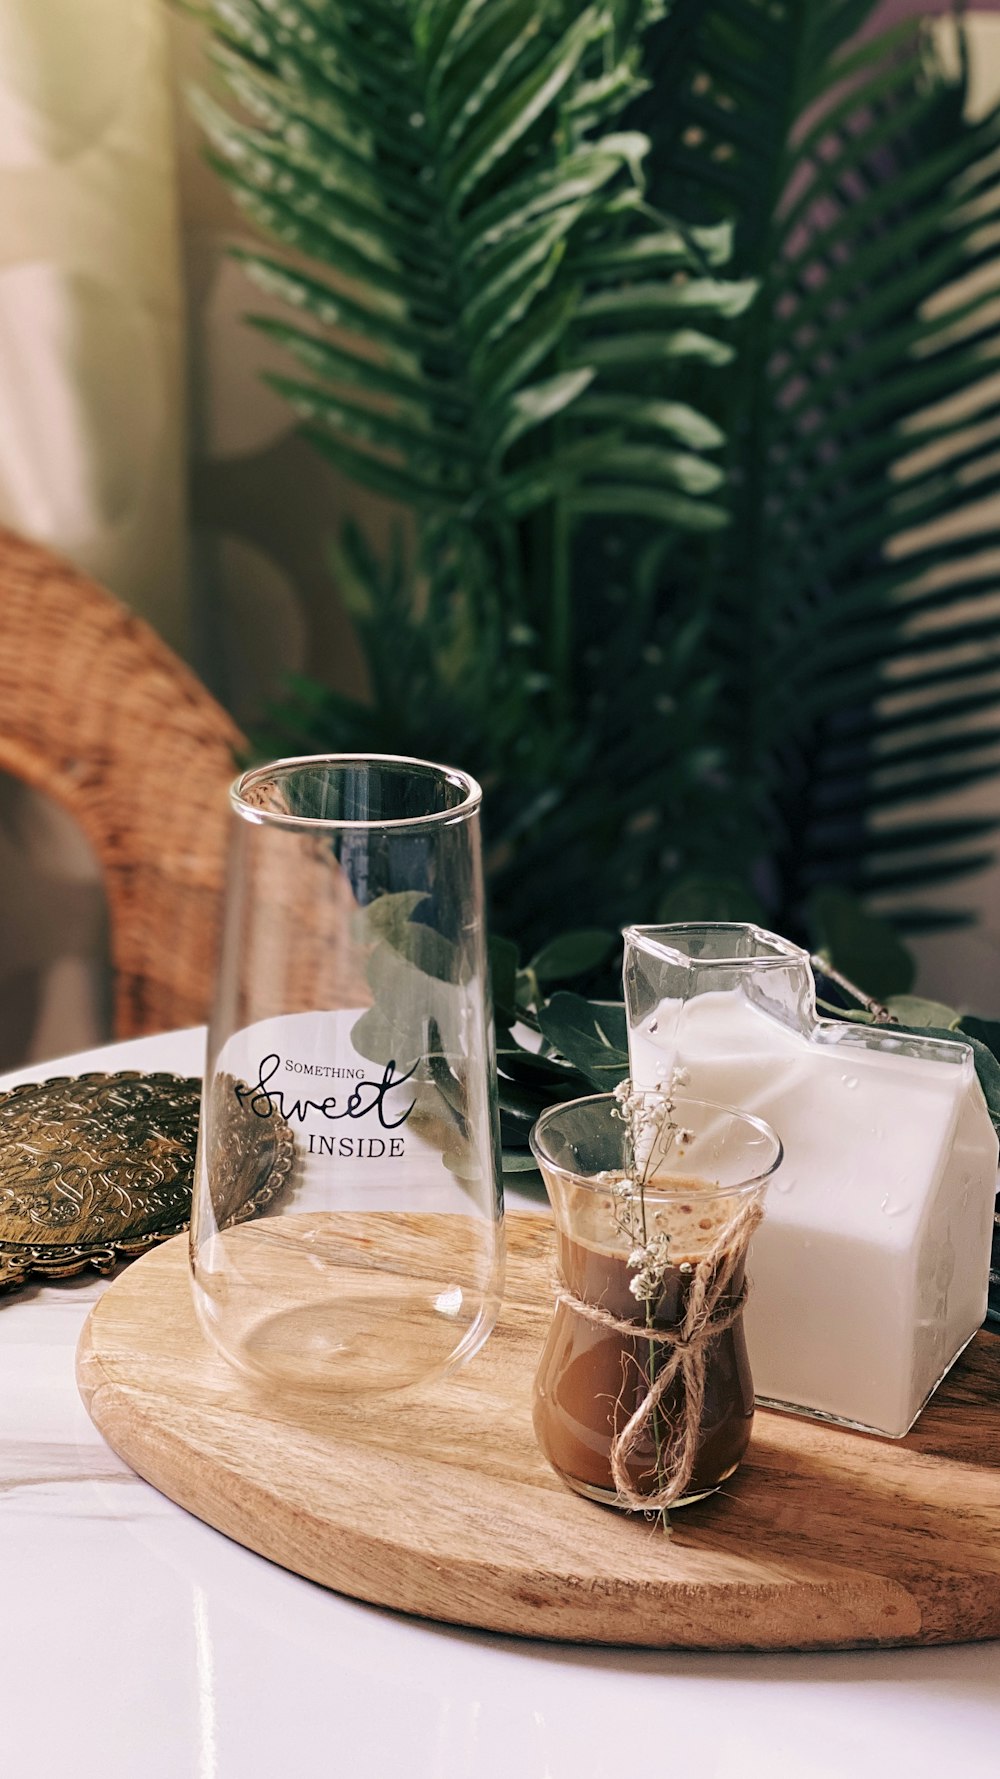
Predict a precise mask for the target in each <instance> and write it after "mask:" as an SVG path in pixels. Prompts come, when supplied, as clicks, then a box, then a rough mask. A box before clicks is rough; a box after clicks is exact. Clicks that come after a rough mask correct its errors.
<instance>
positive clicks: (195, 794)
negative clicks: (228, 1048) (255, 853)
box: [0, 530, 242, 1037]
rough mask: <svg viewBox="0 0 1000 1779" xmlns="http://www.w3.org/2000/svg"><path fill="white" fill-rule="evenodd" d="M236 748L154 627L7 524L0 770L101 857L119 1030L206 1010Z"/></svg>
mask: <svg viewBox="0 0 1000 1779" xmlns="http://www.w3.org/2000/svg"><path fill="white" fill-rule="evenodd" d="M241 739H242V738H241V736H240V733H239V730H238V729H237V728H236V726H235V724H234V723H233V722H232V721H231V719H230V718H229V717H228V716H227V715H226V713H225V711H223V710H222V709H221V708H220V706H219V705H218V704H216V702H215V700H214V699H213V698H212V697H211V696H210V695H209V693H208V692H207V691H206V690H205V688H204V687H203V686H202V685H201V684H200V683H199V681H198V680H197V679H196V678H195V676H194V675H193V674H192V673H190V672H189V671H188V669H187V668H186V667H185V666H183V664H182V663H181V662H180V661H179V660H178V658H177V656H176V655H174V654H173V653H172V652H171V650H170V649H169V648H168V647H167V646H166V644H165V643H163V642H161V640H160V639H159V637H158V636H156V635H155V634H154V632H153V631H152V630H151V629H150V628H149V626H148V625H146V624H144V623H142V622H140V620H139V619H138V618H134V617H132V616H131V615H130V614H129V613H128V612H127V611H126V610H125V608H124V607H123V606H121V605H120V604H119V603H118V601H117V600H116V599H113V598H112V596H111V595H110V593H107V592H105V591H104V589H103V588H102V587H99V586H97V585H96V584H95V583H94V582H93V581H90V580H88V579H87V578H86V576H85V575H82V574H78V573H76V571H75V570H74V569H72V568H70V567H69V566H68V564H66V563H65V562H61V561H60V560H58V558H56V557H54V556H52V555H50V554H49V552H48V551H46V550H43V549H40V548H38V546H36V545H34V544H29V543H26V542H24V540H23V539H21V538H18V537H15V536H14V535H13V534H12V533H10V532H8V531H3V530H0V770H2V771H6V772H9V773H11V774H13V776H14V777H15V778H19V779H22V780H24V781H25V782H27V783H28V784H30V785H33V786H34V787H36V788H37V789H38V790H40V791H42V792H45V793H46V794H47V795H48V796H50V797H52V798H54V799H55V801H56V802H58V803H61V804H62V805H63V807H64V808H65V809H67V810H68V811H69V813H70V814H71V815H72V816H73V817H74V818H75V819H76V821H77V823H78V824H79V826H80V828H81V829H82V830H83V832H84V834H85V835H86V836H87V839H88V840H89V842H90V844H91V846H92V848H93V850H94V853H95V854H96V856H97V859H98V861H99V863H100V866H101V869H102V872H103V877H104V885H105V891H106V894H107V900H108V911H109V921H110V932H111V959H112V965H113V969H114V1021H115V1031H116V1033H117V1035H118V1036H119V1037H131V1036H135V1035H136V1034H138V1033H141V1032H151V1031H167V1030H170V1029H172V1028H175V1027H178V1026H184V1025H192V1024H195V1023H197V1022H198V1021H200V1020H202V1019H204V1018H205V1016H206V1013H207V1011H208V1006H209V1001H210V998H211V993H212V984H213V979H214V974H215V962H216V946H217V941H218V931H219V916H220V908H221V900H222V886H223V876H224V869H225V843H226V817H227V801H226V787H227V784H228V783H229V781H230V780H231V779H232V777H233V774H234V756H235V753H236V750H237V749H238V748H239V746H240V744H241Z"/></svg>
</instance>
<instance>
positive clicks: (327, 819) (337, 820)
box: [229, 753, 483, 833]
mask: <svg viewBox="0 0 1000 1779" xmlns="http://www.w3.org/2000/svg"><path fill="white" fill-rule="evenodd" d="M305 766H314V767H324V766H325V767H331V766H418V767H420V768H421V770H422V771H424V772H426V773H429V774H433V775H434V777H435V778H436V780H437V782H438V783H441V782H442V781H444V782H445V783H448V784H451V785H455V786H456V787H457V788H458V789H459V790H461V791H462V792H463V793H464V795H463V800H462V802H461V803H457V804H456V805H455V807H454V809H430V810H428V811H427V813H426V814H425V815H400V816H384V817H380V818H375V819H371V820H369V819H362V818H355V817H344V816H326V815H294V814H292V812H291V811H286V810H282V809H261V808H260V807H259V805H258V804H255V803H248V802H247V799H246V792H247V790H248V789H249V788H250V786H251V785H252V784H253V783H255V782H257V781H261V780H264V779H266V778H268V777H270V776H271V775H273V774H277V773H279V772H287V771H294V770H295V769H296V768H300V767H305ZM482 800H483V793H482V788H481V787H480V785H479V784H478V782H477V781H476V779H474V778H473V777H472V774H471V773H469V772H463V771H462V769H461V767H459V766H442V765H440V764H439V763H438V762H437V761H436V760H420V759H418V758H417V757H416V756H415V755H411V754H365V753H349V754H291V755H288V756H286V757H284V758H282V759H280V760H268V761H266V762H265V763H263V764H262V765H260V766H250V767H248V768H247V770H246V771H245V772H241V773H239V774H238V776H237V777H236V778H234V779H233V781H232V784H231V785H230V787H229V801H230V805H231V807H232V809H233V810H234V812H235V814H237V815H238V816H241V817H242V818H243V820H245V821H250V822H254V823H256V824H257V825H258V826H260V827H268V826H270V827H276V828H293V829H307V830H319V831H321V832H327V833H329V832H331V831H341V832H342V831H346V830H350V831H360V830H373V829H376V828H393V829H396V828H422V827H431V826H440V827H444V826H450V825H451V824H453V823H455V822H462V821H467V820H468V818H469V817H470V816H472V815H475V814H476V812H477V810H478V809H479V806H480V804H481V802H482Z"/></svg>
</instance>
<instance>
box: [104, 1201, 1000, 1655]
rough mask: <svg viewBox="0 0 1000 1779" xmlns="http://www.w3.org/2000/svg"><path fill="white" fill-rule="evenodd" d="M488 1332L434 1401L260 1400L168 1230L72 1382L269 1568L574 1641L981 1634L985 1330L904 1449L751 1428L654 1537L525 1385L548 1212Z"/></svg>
mask: <svg viewBox="0 0 1000 1779" xmlns="http://www.w3.org/2000/svg"><path fill="white" fill-rule="evenodd" d="M508 1229H509V1241H510V1264H509V1270H508V1284H507V1296H506V1300H505V1304H504V1309H503V1313H502V1316H501V1319H500V1323H499V1326H498V1328H497V1331H496V1333H495V1334H494V1336H493V1337H492V1339H491V1340H490V1341H489V1342H488V1344H487V1346H486V1347H485V1349H484V1350H483V1351H482V1352H481V1353H480V1354H479V1355H478V1356H477V1357H476V1358H475V1359H474V1360H472V1361H471V1363H470V1364H469V1365H468V1366H467V1368H466V1369H465V1370H464V1371H463V1372H460V1373H458V1374H457V1375H456V1376H454V1377H452V1378H449V1379H448V1380H446V1381H445V1382H444V1383H439V1384H437V1385H436V1386H434V1387H433V1388H430V1387H428V1388H427V1389H425V1390H420V1391H416V1390H414V1391H410V1392H407V1393H401V1394H399V1395H397V1396H395V1397H392V1396H390V1397H385V1396H383V1397H381V1398H379V1399H378V1400H377V1401H375V1402H374V1403H372V1404H367V1405H351V1406H348V1407H344V1406H337V1405H336V1404H335V1403H333V1402H332V1401H331V1400H330V1399H329V1398H319V1397H317V1398H315V1399H309V1398H306V1399H303V1398H299V1399H298V1400H297V1401H296V1400H292V1399H290V1398H288V1397H287V1396H286V1397H285V1398H284V1399H282V1398H281V1397H279V1396H272V1395H270V1394H269V1393H264V1392H263V1391H261V1390H260V1389H259V1388H258V1387H257V1386H256V1385H254V1384H252V1383H250V1382H249V1381H247V1380H245V1379H243V1378H242V1377H241V1376H239V1375H238V1374H237V1373H235V1372H234V1371H233V1370H232V1369H231V1368H230V1367H229V1366H228V1365H227V1363H226V1362H225V1360H223V1359H222V1358H220V1357H219V1356H218V1355H217V1354H216V1353H215V1352H214V1351H213V1350H212V1349H211V1348H210V1347H209V1346H208V1345H207V1344H206V1343H205V1341H204V1339H203V1337H202V1336H201V1334H200V1332H199V1330H198V1328H197V1326H196V1323H195V1319H194V1312H193V1309H192V1305H191V1298H190V1290H189V1286H188V1277H187V1256H186V1245H185V1241H184V1239H183V1238H179V1239H177V1240H175V1241H172V1242H169V1243H168V1244H167V1245H166V1246H165V1247H162V1248H159V1249H157V1250H156V1251H154V1252H152V1253H150V1254H149V1255H147V1256H146V1257H145V1258H143V1259H142V1260H139V1261H138V1262H136V1264H135V1265H134V1266H132V1267H131V1268H130V1269H129V1270H128V1271H127V1272H125V1273H124V1274H123V1275H122V1276H121V1277H120V1278H119V1279H118V1280H117V1281H116V1282H115V1283H114V1284H113V1285H112V1286H111V1288H110V1289H109V1290H108V1291H107V1293H106V1294H105V1295H104V1297H103V1298H102V1299H101V1301H100V1302H99V1303H98V1304H97V1305H96V1307H95V1308H94V1310H93V1311H92V1313H91V1316H90V1319H89V1321H88V1323H87V1326H86V1328H85V1329H84V1333H83V1336H82V1339H81V1343H80V1351H79V1356H78V1377H79V1382H80V1388H81V1391H82V1393H83V1397H84V1400H85V1402H86V1404H87V1407H88V1409H89V1411H90V1414H91V1416H92V1418H93V1420H94V1422H95V1423H96V1425H97V1426H98V1427H99V1428H100V1430H101V1432H102V1433H103V1434H104V1436H105V1438H106V1439H107V1440H108V1442H109V1443H110V1444H111V1445H112V1446H113V1448H114V1449H115V1451H116V1452H118V1453H119V1454H120V1455H121V1456H122V1457H123V1458H124V1459H126V1461H127V1462H128V1463H129V1464H131V1465H132V1467H133V1468H134V1469H135V1470H137V1471H138V1472H139V1474H140V1476H143V1477H145V1478H146V1479H147V1481H149V1482H151V1483H153V1484H154V1485H155V1487H156V1488H158V1489H160V1490H162V1492H163V1493H164V1494H165V1495H169V1496H170V1497H171V1499H172V1500H174V1501H177V1502H179V1503H180V1504H181V1505H182V1506H183V1507H186V1508H188V1509H189V1510H190V1511H191V1512H192V1513H194V1514H197V1515H198V1517H199V1518H200V1519H203V1520H207V1522H208V1523H209V1525H212V1526H215V1527H217V1528H218V1529H219V1531H221V1532H225V1533H227V1534H228V1536H229V1537H230V1538H235V1539H237V1540H238V1541H239V1542H240V1543H241V1544H245V1545H249V1547H250V1549H251V1550H255V1551H259V1552H261V1554H262V1555H264V1556H266V1557H270V1558H271V1559H272V1560H273V1561H274V1562H276V1563H281V1564H283V1565H284V1566H285V1568H287V1569H292V1570H295V1571H297V1572H298V1573H299V1574H300V1575H305V1576H308V1577H309V1578H310V1579H311V1580H313V1581H318V1582H321V1583H323V1584H324V1585H325V1586H327V1587H331V1588H336V1589H337V1590H338V1591H339V1592H341V1593H345V1594H351V1595H354V1596H355V1597H357V1598H358V1599H361V1600H368V1601H371V1602H373V1603H375V1604H377V1605H381V1606H391V1607H397V1608H399V1609H401V1610H402V1611H405V1612H413V1613H419V1614H422V1615H424V1616H426V1617H428V1618H435V1619H444V1620H448V1621H450V1622H452V1623H455V1624H461V1625H472V1626H477V1627H482V1628H484V1629H487V1630H493V1631H513V1632H519V1633H522V1634H525V1635H529V1636H535V1637H555V1638H566V1639H571V1640H573V1641H577V1642H588V1643H589V1642H603V1643H621V1644H647V1645H657V1646H660V1647H663V1648H686V1649H787V1648H795V1649H822V1648H850V1647H856V1646H858V1645H865V1644H905V1643H941V1642H955V1641H971V1640H973V1639H977V1638H985V1637H1000V1339H998V1338H997V1337H996V1336H995V1335H991V1334H980V1335H977V1337H976V1339H975V1341H974V1342H973V1344H972V1346H971V1347H970V1348H969V1350H968V1352H967V1353H966V1354H965V1356H964V1357H963V1358H962V1359H961V1360H960V1361H959V1363H958V1365H957V1366H956V1367H955V1369H954V1370H953V1372H952V1373H951V1375H950V1377H949V1378H948V1379H947V1381H946V1382H945V1384H944V1385H943V1386H942V1388H941V1389H940V1390H939V1391H938V1394H937V1395H936V1397H935V1398H934V1399H933V1401H932V1402H931V1404H930V1406H929V1408H927V1409H926V1410H925V1412H924V1414H923V1415H922V1416H921V1417H920V1420H919V1421H918V1423H917V1427H916V1429H915V1430H914V1432H913V1433H911V1434H910V1435H909V1436H908V1437H907V1438H906V1439H904V1440H899V1441H890V1440H878V1439H872V1438H867V1437H865V1436H863V1435H860V1434H852V1433H847V1432H844V1431H842V1430H841V1429H839V1428H836V1427H828V1426H822V1425H820V1424H818V1423H816V1422H813V1421H807V1420H800V1419H797V1418H795V1417H792V1416H787V1415H776V1414H767V1413H763V1412H761V1413H759V1414H758V1416H757V1419H756V1422H755V1425H754V1435H753V1441H752V1443H751V1447H750V1452H749V1454H748V1457H747V1459H746V1461H745V1463H744V1464H743V1466H742V1468H741V1470H740V1471H739V1472H738V1474H737V1475H736V1476H735V1477H734V1478H733V1479H732V1481H731V1482H730V1483H729V1484H727V1486H726V1489H725V1492H724V1493H720V1494H718V1495H716V1496H714V1497H713V1498H712V1499H711V1500H708V1501H705V1502H702V1503H701V1504H699V1505H698V1506H696V1507H692V1508H688V1509H686V1510H685V1511H684V1512H683V1513H679V1514H676V1515H675V1516H674V1530H673V1536H672V1537H671V1538H670V1539H669V1540H668V1539H667V1538H665V1537H664V1534H663V1532H662V1531H661V1530H660V1528H659V1527H658V1526H657V1525H656V1524H650V1523H648V1522H647V1521H645V1520H642V1519H634V1518H629V1517H627V1516H625V1515H623V1514H618V1513H615V1512H614V1511H612V1510H609V1509H607V1508H602V1507H598V1506H595V1505H593V1504H592V1503H590V1502H588V1501H584V1500H582V1499H581V1498H580V1497H579V1496H577V1495H574V1494H572V1493H571V1492H570V1491H569V1490H568V1489H567V1488H565V1487H564V1485H563V1484H562V1483H561V1482H560V1481H559V1479H558V1478H557V1477H556V1475H555V1474H554V1473H553V1472H552V1471H551V1470H550V1469H549V1467H548V1465H547V1464H546V1462H545V1460H544V1459H543V1458H542V1456H541V1453H540V1452H539V1450H538V1448H537V1446H536V1445H535V1442H534V1437H533V1434H532V1428H531V1413H530V1402H531V1385H532V1377H533V1373H534V1369H535V1364H536V1361H537V1358H538V1354H539V1351H540V1348H541V1343H542V1340H543V1337H544V1333H545V1329H546V1326H547V1323H548V1318H549V1314H550V1276H551V1250H550V1243H551V1233H550V1225H549V1222H548V1219H547V1218H545V1217H541V1216H513V1217H511V1218H510V1219H509V1224H508Z"/></svg>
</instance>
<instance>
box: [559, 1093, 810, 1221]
mask: <svg viewBox="0 0 1000 1779" xmlns="http://www.w3.org/2000/svg"><path fill="white" fill-rule="evenodd" d="M640 1091H642V1090H640ZM646 1091H647V1093H648V1097H649V1098H651V1099H652V1098H656V1097H660V1096H658V1095H657V1090H656V1088H649V1089H648V1090H646ZM615 1103H616V1102H615V1096H614V1094H613V1093H589V1094H584V1095H583V1096H582V1097H581V1098H580V1099H578V1100H562V1101H559V1102H557V1104H555V1105H553V1106H546V1108H545V1110H544V1112H542V1113H540V1114H539V1116H538V1118H536V1120H535V1122H534V1124H533V1125H532V1128H531V1132H530V1134H529V1137H528V1144H529V1146H530V1149H531V1153H532V1155H533V1156H534V1157H535V1160H536V1161H537V1163H538V1166H539V1168H540V1169H541V1171H542V1172H543V1173H550V1174H556V1175H558V1176H559V1178H560V1179H563V1180H573V1181H576V1182H577V1183H578V1184H579V1185H581V1186H584V1187H586V1188H587V1189H588V1190H589V1191H591V1192H603V1191H606V1189H607V1185H608V1182H607V1180H606V1179H598V1178H597V1176H596V1175H594V1174H584V1173H581V1172H580V1170H579V1169H578V1168H574V1167H564V1166H563V1164H562V1163H561V1162H558V1161H553V1160H552V1159H551V1158H550V1157H549V1155H548V1154H547V1153H546V1152H545V1151H544V1150H543V1148H542V1142H541V1136H542V1135H543V1134H544V1132H543V1126H545V1125H547V1124H551V1123H552V1122H553V1121H554V1120H555V1119H556V1118H558V1116H559V1114H560V1113H561V1112H578V1111H580V1109H581V1108H582V1107H584V1106H594V1107H597V1106H602V1105H605V1106H608V1107H611V1106H613V1105H614V1104H615ZM674 1105H675V1106H676V1108H677V1110H678V1111H679V1112H681V1111H683V1108H684V1107H685V1106H707V1107H709V1109H710V1110H711V1111H713V1112H724V1113H725V1114H726V1115H727V1117H729V1118H735V1119H738V1120H739V1122H740V1124H744V1125H749V1126H750V1127H751V1129H752V1130H754V1131H755V1132H756V1133H757V1135H758V1136H762V1137H764V1138H765V1139H766V1140H767V1142H768V1143H769V1144H770V1146H771V1150H772V1155H771V1160H770V1161H769V1162H768V1164H767V1166H766V1167H765V1168H762V1169H761V1171H760V1172H759V1173H756V1174H753V1175H750V1176H749V1177H748V1178H747V1179H746V1180H741V1181H740V1182H739V1184H738V1185H735V1186H713V1187H711V1188H710V1189H709V1190H708V1191H706V1192H702V1193H699V1197H702V1198H734V1197H737V1196H738V1195H739V1194H740V1193H750V1192H753V1191H755V1190H756V1189H757V1187H759V1186H762V1185H763V1184H764V1182H765V1181H766V1180H769V1179H770V1178H771V1175H772V1174H774V1173H776V1172H777V1170H778V1168H779V1167H780V1166H781V1164H782V1162H783V1161H784V1159H785V1148H784V1144H783V1143H782V1141H781V1138H780V1137H779V1135H778V1133H777V1131H776V1130H775V1129H774V1127H773V1125H770V1124H768V1122H767V1120H766V1118H758V1116H757V1114H756V1113H755V1112H744V1111H743V1109H742V1107H740V1106H727V1105H724V1104H723V1103H722V1102H721V1101H720V1100H703V1099H698V1098H696V1097H695V1096H694V1095H693V1094H691V1095H686V1096H685V1097H684V1098H683V1099H676V1100H675V1101H674ZM606 1171H607V1170H602V1172H605V1173H606ZM645 1190H646V1191H647V1192H648V1193H649V1196H650V1197H651V1198H653V1199H656V1200H659V1201H664V1200H674V1199H684V1198H687V1197H689V1196H690V1191H689V1190H688V1191H685V1189H684V1188H683V1187H682V1186H677V1187H673V1188H671V1189H670V1190H664V1189H663V1188H662V1187H657V1186H655V1185H653V1184H652V1182H650V1183H649V1184H648V1185H647V1187H646V1188H645Z"/></svg>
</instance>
